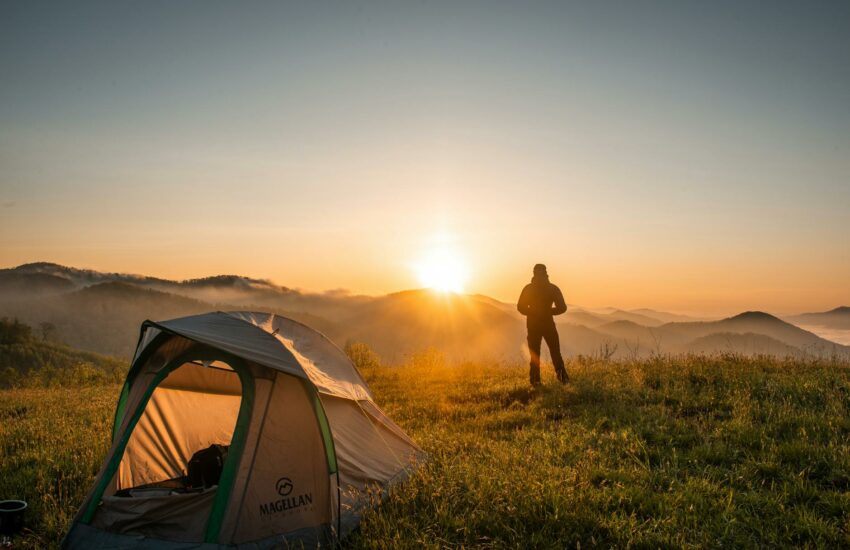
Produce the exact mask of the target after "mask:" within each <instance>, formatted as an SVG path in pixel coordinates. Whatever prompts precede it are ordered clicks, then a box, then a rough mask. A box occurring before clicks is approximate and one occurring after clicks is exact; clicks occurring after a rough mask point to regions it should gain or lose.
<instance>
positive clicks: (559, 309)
mask: <svg viewBox="0 0 850 550" xmlns="http://www.w3.org/2000/svg"><path fill="white" fill-rule="evenodd" d="M552 286H553V287H554V288H555V296H554V297H553V298H554V302H555V307H553V308H552V315H560V314H562V313H565V312H566V311H567V303H566V302H565V301H564V295H563V294H561V289H560V288H558V287H556V286H555V285H552Z"/></svg>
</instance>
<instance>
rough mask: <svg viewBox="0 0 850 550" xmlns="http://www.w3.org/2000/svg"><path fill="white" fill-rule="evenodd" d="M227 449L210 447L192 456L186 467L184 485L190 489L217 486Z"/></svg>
mask: <svg viewBox="0 0 850 550" xmlns="http://www.w3.org/2000/svg"><path fill="white" fill-rule="evenodd" d="M227 449H228V446H227V445H210V446H209V447H207V448H206V449H201V450H200V451H197V452H196V453H195V454H193V455H192V458H191V459H189V465H188V467H187V472H186V485H187V486H188V487H190V488H192V489H197V488H201V487H203V488H207V487H212V486H213V485H218V480H219V479H221V470H222V469H223V468H224V461H225V460H226V459H227Z"/></svg>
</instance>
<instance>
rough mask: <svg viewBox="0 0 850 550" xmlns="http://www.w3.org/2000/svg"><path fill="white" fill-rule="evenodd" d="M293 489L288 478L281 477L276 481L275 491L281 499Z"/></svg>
mask: <svg viewBox="0 0 850 550" xmlns="http://www.w3.org/2000/svg"><path fill="white" fill-rule="evenodd" d="M293 488H294V486H293V485H292V480H291V479H289V478H288V477H282V478H280V479H278V480H277V483H275V490H276V491H277V494H279V495H280V496H282V497H286V496H289V493H291V492H292V489H293Z"/></svg>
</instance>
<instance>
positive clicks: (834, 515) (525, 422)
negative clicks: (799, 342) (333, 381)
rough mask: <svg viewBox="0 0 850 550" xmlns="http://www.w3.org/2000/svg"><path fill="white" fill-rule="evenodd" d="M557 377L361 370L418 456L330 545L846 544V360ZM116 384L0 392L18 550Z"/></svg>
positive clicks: (55, 510) (639, 368)
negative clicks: (22, 504) (21, 532)
mask: <svg viewBox="0 0 850 550" xmlns="http://www.w3.org/2000/svg"><path fill="white" fill-rule="evenodd" d="M568 370H569V372H570V375H571V377H572V383H571V384H570V385H569V386H567V387H566V388H561V387H560V386H558V385H556V384H554V383H553V382H552V381H551V379H550V380H548V383H547V385H546V386H544V387H543V388H542V389H541V390H539V391H537V392H534V391H531V390H530V389H529V387H528V385H527V383H526V370H525V368H524V367H522V366H514V367H510V366H507V367H506V366H494V365H485V364H468V365H464V366H458V367H446V366H443V365H441V364H440V361H439V355H435V354H423V355H419V356H417V358H416V360H415V361H413V362H412V364H408V365H405V366H402V367H381V366H377V367H376V366H372V367H368V368H365V369H364V375H365V376H366V378H367V380H368V381H369V383H370V385H371V387H372V389H373V391H374V394H375V396H376V399H377V401H378V402H379V404H380V405H381V406H382V407H384V409H385V410H386V412H387V413H388V414H389V415H390V416H392V417H393V418H394V419H395V420H396V421H397V422H398V423H399V424H400V425H401V426H402V427H403V428H404V429H405V430H407V431H408V433H409V434H410V435H411V436H412V437H413V438H414V439H415V440H416V441H418V442H419V443H420V444H421V445H422V447H423V448H424V449H425V450H426V451H427V452H428V453H429V454H430V457H431V460H430V462H429V463H428V464H427V465H425V466H424V467H423V468H422V469H420V470H419V471H418V472H417V473H416V474H415V475H413V477H412V478H411V479H410V481H409V482H408V483H406V484H405V485H403V486H401V487H399V488H398V489H397V490H396V491H395V492H394V493H393V495H392V497H391V498H390V499H389V500H388V501H387V502H386V503H384V504H383V505H382V506H381V507H380V508H378V509H377V510H376V511H375V512H373V513H370V514H368V515H367V516H366V517H365V518H364V521H363V524H362V526H361V529H360V530H359V532H357V533H356V534H355V535H354V536H353V537H352V538H351V539H350V540H349V541H347V543H346V546H347V547H350V548H394V547H408V548H413V547H421V546H430V547H457V546H461V545H465V546H468V547H488V548H508V547H510V548H518V547H519V548H523V547H534V546H537V547H577V545H579V544H580V546H581V547H582V548H589V547H602V548H608V547H626V546H629V545H633V546H636V547H646V548H650V547H651V548H658V547H666V548H676V547H706V546H710V547H720V546H723V547H753V546H763V547H773V546H785V547H792V546H793V547H800V546H803V547H807V546H808V547H824V546H831V547H838V546H845V547H846V546H847V545H848V544H850V414H848V413H850V366H848V365H846V364H837V363H829V362H814V363H802V362H797V361H792V360H787V361H778V360H775V359H764V358H755V359H743V358H736V357H732V356H728V357H723V358H698V357H690V358H687V357H685V358H659V359H655V360H647V361H636V362H628V363H603V362H591V361H587V360H585V361H572V362H571V363H570V364H568ZM547 372H548V371H547ZM117 393H118V387H117V386H114V387H101V388H97V389H84V390H82V391H79V390H66V389H54V390H5V391H0V495H3V497H4V498H24V499H26V500H28V501H29V502H30V505H31V513H30V515H29V519H28V521H29V526H30V529H31V531H29V532H28V533H27V535H26V537H25V538H24V539H23V541H21V544H20V547H21V548H37V547H38V548H41V547H50V546H52V545H55V544H56V542H57V541H58V540H59V539H60V536H61V534H62V532H63V530H64V529H65V526H66V525H67V522H68V521H69V520H70V517H71V515H72V514H73V513H74V511H75V509H76V507H77V506H78V504H79V502H80V501H81V499H82V498H83V496H84V494H85V492H86V491H87V489H88V487H89V484H90V482H91V480H92V477H93V476H94V474H95V472H96V470H97V469H98V467H99V466H100V461H101V459H102V457H103V454H104V453H105V452H106V448H107V439H108V432H109V428H110V419H111V415H112V407H113V406H114V403H115V400H116V398H117ZM68 411H74V414H68ZM16 547H17V546H16Z"/></svg>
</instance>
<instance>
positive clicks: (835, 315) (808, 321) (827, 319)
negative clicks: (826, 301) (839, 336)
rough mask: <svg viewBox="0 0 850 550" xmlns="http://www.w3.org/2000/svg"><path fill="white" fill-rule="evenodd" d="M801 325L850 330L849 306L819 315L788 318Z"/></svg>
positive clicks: (807, 314) (808, 314) (809, 314)
mask: <svg viewBox="0 0 850 550" xmlns="http://www.w3.org/2000/svg"><path fill="white" fill-rule="evenodd" d="M789 320H790V321H792V322H794V323H796V324H801V325H815V326H821V327H826V328H831V329H837V330H850V306H840V307H837V308H835V309H832V310H830V311H823V312H820V313H801V314H800V315H795V316H793V317H790V318H789Z"/></svg>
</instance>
